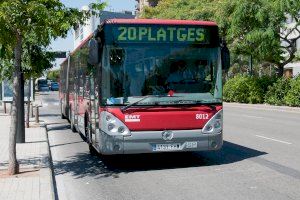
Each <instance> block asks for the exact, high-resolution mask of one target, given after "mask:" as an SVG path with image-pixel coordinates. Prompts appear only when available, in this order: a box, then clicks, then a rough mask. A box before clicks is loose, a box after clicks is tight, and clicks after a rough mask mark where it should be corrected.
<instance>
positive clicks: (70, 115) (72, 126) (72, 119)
mask: <svg viewBox="0 0 300 200" xmlns="http://www.w3.org/2000/svg"><path fill="white" fill-rule="evenodd" d="M69 119H70V125H71V131H72V132H73V133H75V132H76V128H75V125H74V117H73V116H72V109H71V107H70V110H69Z"/></svg>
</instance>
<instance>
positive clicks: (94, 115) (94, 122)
mask: <svg viewBox="0 0 300 200" xmlns="http://www.w3.org/2000/svg"><path fill="white" fill-rule="evenodd" d="M96 94H97V90H96V87H95V78H94V76H91V77H90V130H91V142H92V144H96V143H97V140H96V130H97V128H98V108H97V107H98V106H97V105H98V98H97V95H96Z"/></svg>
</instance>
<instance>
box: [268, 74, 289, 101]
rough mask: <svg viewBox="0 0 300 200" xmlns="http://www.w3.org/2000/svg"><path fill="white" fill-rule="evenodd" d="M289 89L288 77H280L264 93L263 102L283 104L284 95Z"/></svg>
mask: <svg viewBox="0 0 300 200" xmlns="http://www.w3.org/2000/svg"><path fill="white" fill-rule="evenodd" d="M289 90H290V79H287V78H280V79H278V80H277V81H276V82H275V83H274V84H273V85H272V86H269V88H268V91H267V93H266V95H265V102H266V103H268V104H273V105H284V104H285V99H284V97H285V96H286V95H287V93H288V91H289Z"/></svg>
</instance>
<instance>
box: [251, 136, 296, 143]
mask: <svg viewBox="0 0 300 200" xmlns="http://www.w3.org/2000/svg"><path fill="white" fill-rule="evenodd" d="M255 136H256V137H260V138H264V139H267V140H272V141H275V142H280V143H283V144H292V143H290V142H286V141H282V140H277V139H273V138H268V137H265V136H262V135H255Z"/></svg>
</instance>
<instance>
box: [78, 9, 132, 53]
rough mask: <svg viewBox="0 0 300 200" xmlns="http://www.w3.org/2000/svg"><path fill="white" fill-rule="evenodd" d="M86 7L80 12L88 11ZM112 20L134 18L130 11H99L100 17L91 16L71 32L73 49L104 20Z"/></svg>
mask: <svg viewBox="0 0 300 200" xmlns="http://www.w3.org/2000/svg"><path fill="white" fill-rule="evenodd" d="M89 9H90V8H89V7H88V6H84V7H82V10H89ZM113 18H125V19H132V18H135V16H134V15H133V14H132V12H130V11H124V12H110V11H101V14H100V17H99V16H92V17H91V18H90V19H88V20H87V21H86V23H85V25H78V26H77V27H76V29H75V30H74V31H73V38H74V49H76V48H77V47H78V46H79V45H80V44H81V43H82V41H84V40H85V39H86V38H87V37H89V36H90V35H91V34H92V33H93V32H94V31H95V30H96V29H97V26H98V25H99V24H101V23H102V22H103V21H105V20H106V19H113Z"/></svg>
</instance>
